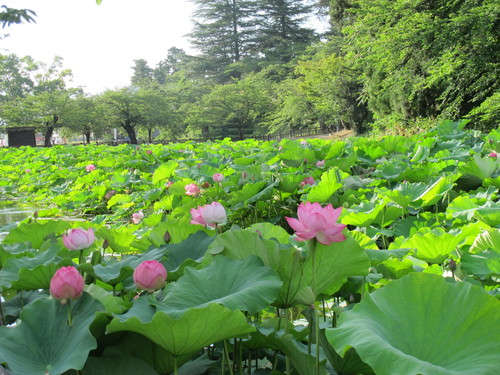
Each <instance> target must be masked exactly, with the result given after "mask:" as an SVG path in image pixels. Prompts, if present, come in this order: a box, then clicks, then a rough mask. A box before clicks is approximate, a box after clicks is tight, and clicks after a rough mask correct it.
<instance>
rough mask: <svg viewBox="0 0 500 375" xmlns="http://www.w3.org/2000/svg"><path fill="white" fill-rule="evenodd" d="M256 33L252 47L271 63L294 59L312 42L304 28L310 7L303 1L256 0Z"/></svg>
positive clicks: (310, 10)
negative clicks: (257, 26)
mask: <svg viewBox="0 0 500 375" xmlns="http://www.w3.org/2000/svg"><path fill="white" fill-rule="evenodd" d="M257 4H258V12H257V16H256V19H257V20H258V22H257V23H258V25H259V28H258V34H257V39H256V43H255V46H256V48H257V50H258V52H259V54H261V55H263V56H264V59H265V60H267V61H269V62H271V63H284V62H288V61H290V60H291V59H292V58H294V57H296V56H297V55H298V53H300V52H302V51H304V50H305V48H306V47H307V46H308V45H310V44H311V43H312V42H313V41H314V40H315V33H314V31H313V30H312V29H310V28H306V27H304V26H303V25H304V23H305V21H306V20H307V18H308V17H309V16H310V15H311V12H312V6H311V5H307V4H306V2H305V1H303V0H259V1H258V2H257Z"/></svg>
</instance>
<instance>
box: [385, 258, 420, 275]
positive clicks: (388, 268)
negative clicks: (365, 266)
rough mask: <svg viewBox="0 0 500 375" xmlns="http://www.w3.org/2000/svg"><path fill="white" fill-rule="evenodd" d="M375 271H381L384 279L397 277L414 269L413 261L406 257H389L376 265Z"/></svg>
mask: <svg viewBox="0 0 500 375" xmlns="http://www.w3.org/2000/svg"><path fill="white" fill-rule="evenodd" d="M377 271H378V272H380V273H382V275H384V277H385V278H386V279H399V278H401V277H403V276H404V275H407V274H408V273H410V272H414V271H415V270H414V268H413V262H412V261H411V260H410V259H408V258H404V259H397V258H389V259H386V260H384V261H383V262H382V263H380V264H379V265H378V266H377Z"/></svg>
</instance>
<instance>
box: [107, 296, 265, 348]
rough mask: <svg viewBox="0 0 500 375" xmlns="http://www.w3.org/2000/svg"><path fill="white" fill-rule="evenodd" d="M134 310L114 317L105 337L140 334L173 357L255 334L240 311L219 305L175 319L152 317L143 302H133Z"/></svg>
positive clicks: (190, 311) (154, 315) (191, 311)
mask: <svg viewBox="0 0 500 375" xmlns="http://www.w3.org/2000/svg"><path fill="white" fill-rule="evenodd" d="M134 306H135V308H133V309H131V310H130V311H129V312H127V313H126V314H124V315H119V316H117V317H115V318H114V319H113V320H112V321H111V323H110V324H109V325H108V327H107V333H112V332H118V331H132V332H137V333H140V334H141V335H144V336H146V337H147V338H148V339H150V340H151V341H153V342H154V343H156V344H158V345H160V346H161V347H162V348H164V349H165V350H167V351H168V352H170V353H171V354H173V355H175V356H178V355H184V354H190V353H194V352H196V351H197V350H200V349H202V348H204V347H205V346H207V345H210V344H213V343H216V342H218V341H221V340H224V339H227V338H230V337H235V336H240V335H245V334H247V333H250V332H252V331H254V330H255V328H253V327H252V326H250V325H249V324H248V323H247V319H246V317H245V315H244V314H243V313H242V312H241V311H232V310H229V309H228V308H226V307H224V306H222V305H220V304H218V303H211V304H209V305H207V306H205V307H202V308H190V309H188V310H186V311H185V313H184V314H183V315H182V316H180V317H177V318H173V317H171V316H169V315H168V314H167V313H165V312H163V311H157V312H155V313H154V314H153V310H152V308H151V306H149V304H148V302H147V300H146V299H144V298H141V299H139V300H138V301H135V302H134Z"/></svg>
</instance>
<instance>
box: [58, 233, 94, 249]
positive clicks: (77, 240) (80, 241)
mask: <svg viewBox="0 0 500 375" xmlns="http://www.w3.org/2000/svg"><path fill="white" fill-rule="evenodd" d="M62 239H63V244H64V246H66V248H68V249H69V250H83V249H86V248H87V247H90V246H92V244H93V243H94V241H95V235H94V230H93V229H92V228H89V229H87V230H83V229H70V230H69V231H68V232H67V233H66V234H65V235H64V234H63V236H62Z"/></svg>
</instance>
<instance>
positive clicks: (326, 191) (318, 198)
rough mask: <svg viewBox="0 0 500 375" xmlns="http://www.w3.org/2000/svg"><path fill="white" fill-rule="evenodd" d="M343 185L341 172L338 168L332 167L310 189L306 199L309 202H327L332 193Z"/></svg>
mask: <svg viewBox="0 0 500 375" xmlns="http://www.w3.org/2000/svg"><path fill="white" fill-rule="evenodd" d="M341 187H342V176H341V173H340V171H339V170H338V169H337V168H332V169H330V170H329V171H328V172H325V173H323V175H322V176H321V181H320V182H319V183H318V185H316V186H314V187H313V188H312V189H311V190H310V191H309V193H308V194H307V198H305V200H306V201H308V202H319V203H324V202H327V201H328V199H329V198H330V197H331V196H332V194H333V193H335V192H336V191H337V190H338V189H340V188H341Z"/></svg>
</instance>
